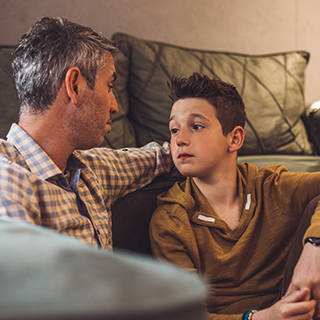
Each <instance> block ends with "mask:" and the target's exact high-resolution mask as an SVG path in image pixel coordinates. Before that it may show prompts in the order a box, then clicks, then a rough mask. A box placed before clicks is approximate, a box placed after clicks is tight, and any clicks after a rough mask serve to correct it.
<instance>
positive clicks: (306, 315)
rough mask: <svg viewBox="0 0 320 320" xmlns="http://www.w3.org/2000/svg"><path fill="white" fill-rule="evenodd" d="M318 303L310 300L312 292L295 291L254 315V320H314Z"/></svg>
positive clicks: (304, 290) (307, 290)
mask: <svg viewBox="0 0 320 320" xmlns="http://www.w3.org/2000/svg"><path fill="white" fill-rule="evenodd" d="M315 306H316V301H315V300H310V290H309V289H308V288H304V289H303V290H301V291H299V290H297V291H295V292H293V293H292V294H288V295H286V296H285V297H283V298H282V299H281V300H279V301H278V302H276V303H275V304H274V305H272V306H271V307H270V308H268V309H264V310H261V311H259V312H257V313H255V314H253V317H252V319H253V320H259V319H260V320H279V319H280V320H281V319H295V320H312V317H313V314H314V311H315Z"/></svg>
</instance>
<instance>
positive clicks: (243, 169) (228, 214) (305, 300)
mask: <svg viewBox="0 0 320 320" xmlns="http://www.w3.org/2000/svg"><path fill="white" fill-rule="evenodd" d="M169 88H170V90H171V95H170V97H171V99H172V101H173V107H172V110H171V115H170V120H169V129H170V132H171V152H172V157H173V161H174V163H175V165H176V167H177V168H178V170H179V171H180V172H181V174H183V175H184V176H186V177H187V179H186V181H185V182H183V183H180V184H178V183H177V184H175V185H174V186H173V187H172V188H171V189H170V190H169V191H168V192H167V193H166V194H162V195H160V196H159V198H158V205H159V207H158V208H157V210H156V212H155V213H154V215H153V217H152V220H151V224H150V237H151V244H152V249H153V253H154V255H155V256H156V257H157V258H159V259H166V260H169V261H171V262H173V263H176V264H178V265H180V266H181V267H183V268H184V269H187V270H189V271H191V272H194V273H199V274H200V275H202V276H203V277H204V278H205V279H206V280H207V282H208V285H209V296H208V299H207V310H208V318H209V319H239V320H240V319H254V320H256V319H285V318H286V319H312V316H313V314H314V312H315V310H317V308H316V303H317V300H318V299H319V293H318V291H319V290H320V285H319V283H320V281H319V279H320V268H319V266H320V247H317V246H313V245H312V244H310V243H309V242H308V241H306V239H308V238H309V237H320V222H319V216H320V207H319V208H317V210H316V211H315V214H314V215H313V218H312V223H311V226H310V227H307V226H306V227H305V229H306V230H307V231H306V232H305V230H303V233H302V235H303V240H302V239H300V241H299V245H300V243H302V241H303V243H306V244H305V245H304V247H303V251H302V254H301V257H300V259H299V261H298V263H297V266H296V269H295V272H294V274H293V278H292V282H291V284H290V286H289V283H290V281H291V275H290V271H287V274H289V275H290V276H289V281H288V283H283V284H282V286H283V287H282V291H279V290H280V284H281V281H282V278H283V274H284V270H285V265H286V261H287V258H288V255H289V251H290V249H291V247H292V244H293V239H294V237H295V232H296V230H297V228H298V225H299V223H300V220H301V217H302V213H303V211H304V210H305V208H306V206H307V204H308V203H309V202H310V201H311V200H312V199H313V198H314V197H316V196H317V195H318V194H319V193H320V174H319V173H312V174H311V173H290V172H288V171H287V170H286V168H285V167H284V166H281V165H280V166H270V167H265V168H261V169H258V168H257V167H255V166H253V165H250V164H237V151H238V150H239V149H240V148H241V146H242V144H243V141H244V129H243V127H244V124H245V110H244V104H243V101H242V99H241V97H240V95H239V94H238V92H237V90H236V89H235V87H234V86H232V85H230V84H227V83H225V82H222V81H219V80H215V79H209V78H208V77H207V76H201V75H199V74H193V75H191V76H190V77H187V78H173V79H172V81H171V85H169ZM317 204H318V200H314V203H313V207H312V208H311V209H309V210H306V211H307V213H308V214H309V215H310V213H309V212H311V214H313V212H314V209H315V208H316V207H317ZM305 241H306V242H305ZM310 241H313V242H316V241H317V239H315V238H313V239H311V240H310ZM306 257H307V258H308V259H307V258H306ZM298 258H299V257H298ZM294 264H296V261H295V262H294ZM288 269H289V268H288ZM306 270H308V271H306ZM287 278H288V276H287ZM288 286H289V288H288ZM287 288H288V289H287ZM286 290H287V293H286V295H285V296H283V295H284V293H285V292H286ZM279 294H280V296H283V298H282V299H281V300H279V299H278V295H279ZM276 301H277V302H276ZM318 305H319V303H318ZM256 309H260V310H261V309H262V310H261V311H258V310H256ZM316 312H317V311H316ZM317 316H319V314H318V313H317Z"/></svg>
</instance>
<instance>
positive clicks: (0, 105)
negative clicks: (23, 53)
mask: <svg viewBox="0 0 320 320" xmlns="http://www.w3.org/2000/svg"><path fill="white" fill-rule="evenodd" d="M13 49H14V47H13V46H0V114H1V117H0V138H3V139H5V138H6V135H7V133H8V131H9V129H10V127H11V124H12V123H13V122H17V121H18V119H19V109H20V103H19V98H18V95H17V90H16V86H15V84H14V81H13V77H12V67H11V62H12V59H13Z"/></svg>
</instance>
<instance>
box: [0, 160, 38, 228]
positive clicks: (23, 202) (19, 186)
mask: <svg viewBox="0 0 320 320" xmlns="http://www.w3.org/2000/svg"><path fill="white" fill-rule="evenodd" d="M0 165H1V170H0V181H1V184H0V216H8V217H11V218H15V219H19V220H25V221H27V222H29V223H31V224H38V225H41V219H40V216H41V215H40V209H39V206H38V204H37V202H36V201H33V200H34V192H33V188H32V185H31V183H30V181H29V180H28V178H27V175H28V171H27V170H25V169H23V168H21V167H20V166H18V165H16V164H15V163H11V162H10V161H8V160H4V161H1V162H0ZM24 171H26V172H25V173H26V175H25V174H24Z"/></svg>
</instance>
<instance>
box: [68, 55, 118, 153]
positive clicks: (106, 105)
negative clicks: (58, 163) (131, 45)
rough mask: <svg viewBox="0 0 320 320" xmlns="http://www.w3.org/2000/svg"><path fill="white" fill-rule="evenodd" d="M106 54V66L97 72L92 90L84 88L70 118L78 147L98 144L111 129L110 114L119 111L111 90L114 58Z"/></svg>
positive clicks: (83, 147)
mask: <svg viewBox="0 0 320 320" xmlns="http://www.w3.org/2000/svg"><path fill="white" fill-rule="evenodd" d="M107 55H108V56H107V63H106V66H105V67H104V68H103V69H101V70H100V71H99V72H98V74H97V78H96V83H95V87H94V90H90V89H89V88H87V89H86V91H85V92H84V95H83V97H82V101H81V103H80V104H79V106H78V110H77V112H76V114H75V115H74V118H73V120H71V121H72V122H73V124H74V125H73V127H74V128H75V129H76V130H77V132H76V133H77V137H78V139H77V140H78V142H77V144H78V146H77V147H76V148H78V149H90V148H93V147H97V146H99V145H100V144H101V143H102V141H103V139H104V135H105V134H107V133H108V132H110V131H111V114H115V113H117V112H118V111H119V109H118V104H117V101H116V98H115V96H114V94H113V91H112V88H113V84H114V81H115V80H116V70H115V66H114V60H113V57H112V55H111V54H110V53H108V54H107Z"/></svg>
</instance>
